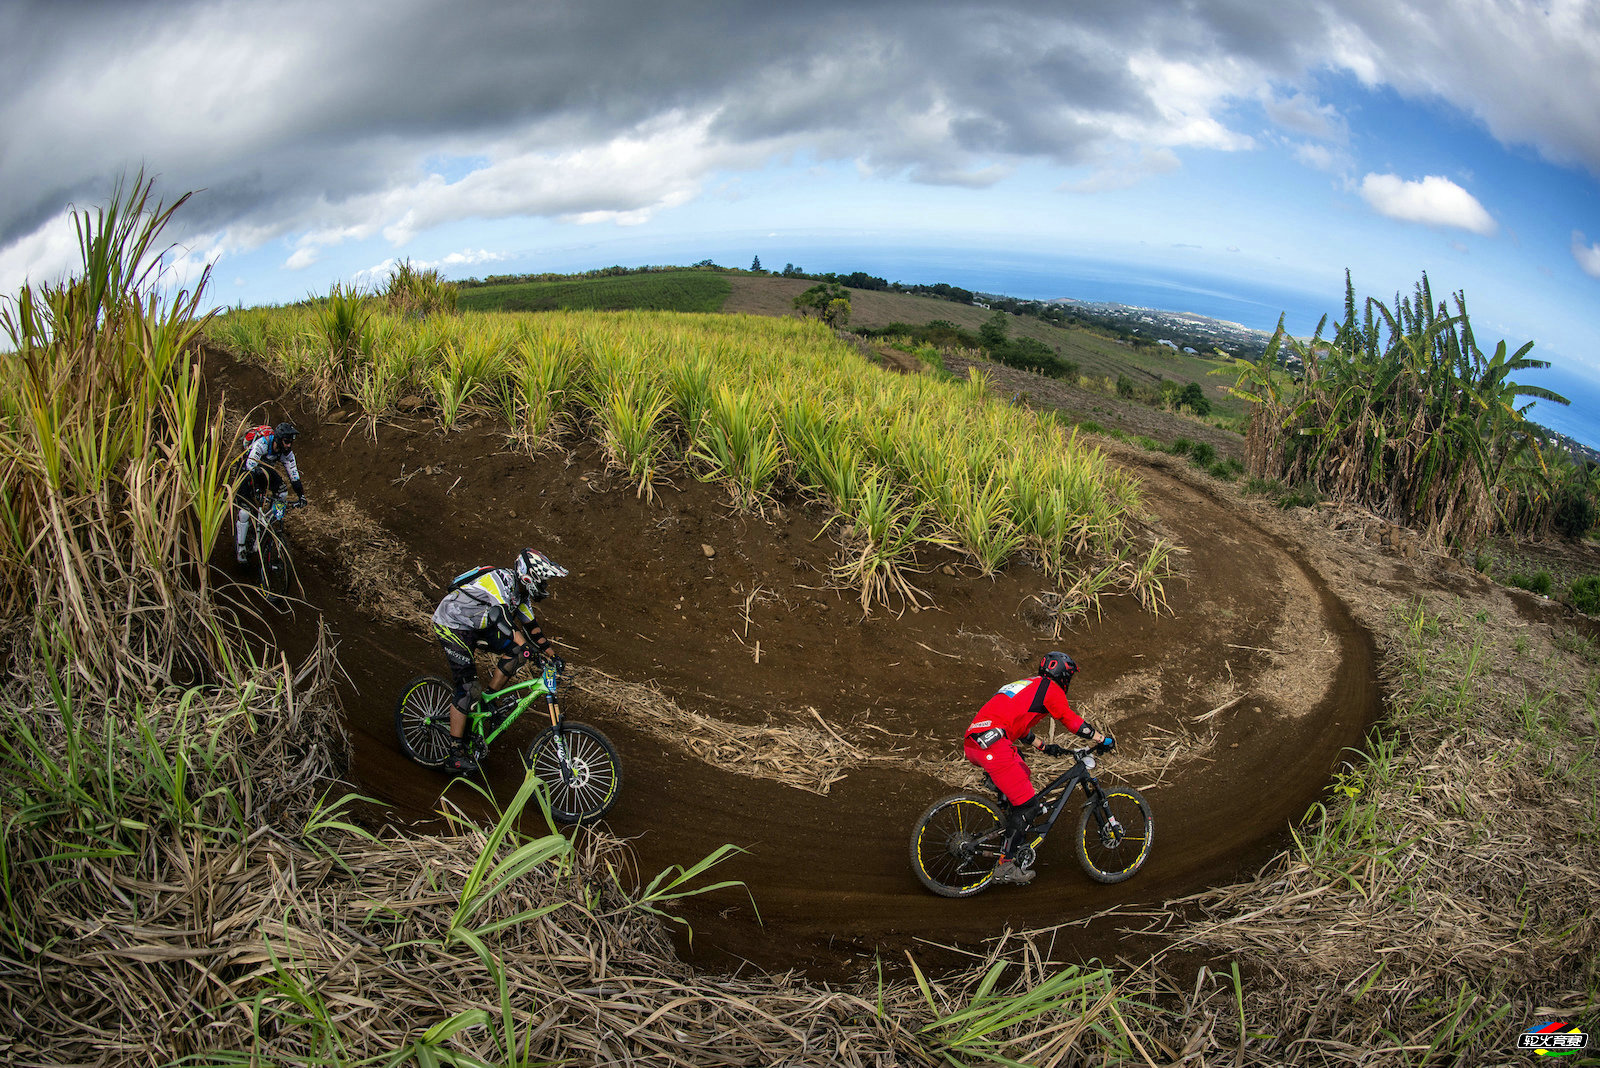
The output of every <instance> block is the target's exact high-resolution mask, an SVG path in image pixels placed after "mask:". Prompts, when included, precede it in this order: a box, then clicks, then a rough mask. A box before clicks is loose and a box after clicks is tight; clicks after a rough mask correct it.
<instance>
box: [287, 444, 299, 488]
mask: <svg viewBox="0 0 1600 1068" xmlns="http://www.w3.org/2000/svg"><path fill="white" fill-rule="evenodd" d="M283 469H284V470H285V471H287V472H289V481H290V482H299V481H300V467H299V465H297V464H296V463H295V462H294V453H293V451H290V452H286V453H284V454H283Z"/></svg>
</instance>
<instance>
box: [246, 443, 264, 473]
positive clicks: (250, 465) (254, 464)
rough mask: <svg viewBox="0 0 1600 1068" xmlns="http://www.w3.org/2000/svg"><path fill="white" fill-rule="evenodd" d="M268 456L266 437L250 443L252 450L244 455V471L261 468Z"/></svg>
mask: <svg viewBox="0 0 1600 1068" xmlns="http://www.w3.org/2000/svg"><path fill="white" fill-rule="evenodd" d="M266 455H267V439H266V437H265V435H263V436H262V437H259V438H256V440H254V441H252V442H251V443H250V449H249V451H248V452H246V453H245V454H244V469H245V470H246V471H254V470H255V469H256V468H258V467H260V466H261V460H262V458H263V457H264V456H266Z"/></svg>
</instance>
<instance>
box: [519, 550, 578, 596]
mask: <svg viewBox="0 0 1600 1068" xmlns="http://www.w3.org/2000/svg"><path fill="white" fill-rule="evenodd" d="M566 577H567V569H566V568H564V567H562V566H561V565H560V564H558V563H556V562H555V561H554V560H552V559H550V558H549V557H548V556H546V555H545V554H544V553H542V552H540V551H539V550H537V549H524V550H522V553H521V554H520V555H519V556H518V557H517V586H518V588H520V589H521V590H522V596H523V598H524V599H525V600H528V601H542V600H544V599H545V598H546V597H548V596H550V591H549V590H548V589H546V588H545V580H546V579H553V578H566Z"/></svg>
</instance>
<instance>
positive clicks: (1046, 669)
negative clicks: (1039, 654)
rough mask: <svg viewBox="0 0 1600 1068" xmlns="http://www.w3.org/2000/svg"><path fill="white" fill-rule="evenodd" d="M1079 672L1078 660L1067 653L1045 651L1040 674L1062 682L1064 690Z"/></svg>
mask: <svg viewBox="0 0 1600 1068" xmlns="http://www.w3.org/2000/svg"><path fill="white" fill-rule="evenodd" d="M1077 673H1078V662H1077V661H1076V660H1073V659H1072V657H1070V656H1068V655H1067V654H1066V653H1045V654H1044V656H1043V658H1041V659H1040V661H1039V674H1041V675H1043V676H1044V677H1045V678H1047V679H1051V680H1053V681H1055V682H1059V683H1060V684H1061V688H1062V689H1063V690H1064V689H1066V688H1067V684H1068V683H1069V682H1071V681H1072V676H1074V675H1076V674H1077Z"/></svg>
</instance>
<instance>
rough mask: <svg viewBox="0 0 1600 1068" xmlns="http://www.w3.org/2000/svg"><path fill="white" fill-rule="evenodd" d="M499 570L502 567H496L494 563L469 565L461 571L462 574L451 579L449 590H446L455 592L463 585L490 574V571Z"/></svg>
mask: <svg viewBox="0 0 1600 1068" xmlns="http://www.w3.org/2000/svg"><path fill="white" fill-rule="evenodd" d="M499 570H500V569H499V568H498V567H495V566H494V565H493V564H484V565H483V566H482V567H469V568H468V569H467V570H465V571H463V572H461V574H459V575H457V576H456V577H455V578H453V579H451V580H450V586H449V588H448V589H447V590H445V592H446V593H454V592H455V591H456V590H459V589H460V588H461V587H463V586H466V585H468V584H469V583H473V582H476V581H478V580H479V579H481V578H482V577H483V576H485V575H487V574H489V572H491V571H499Z"/></svg>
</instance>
